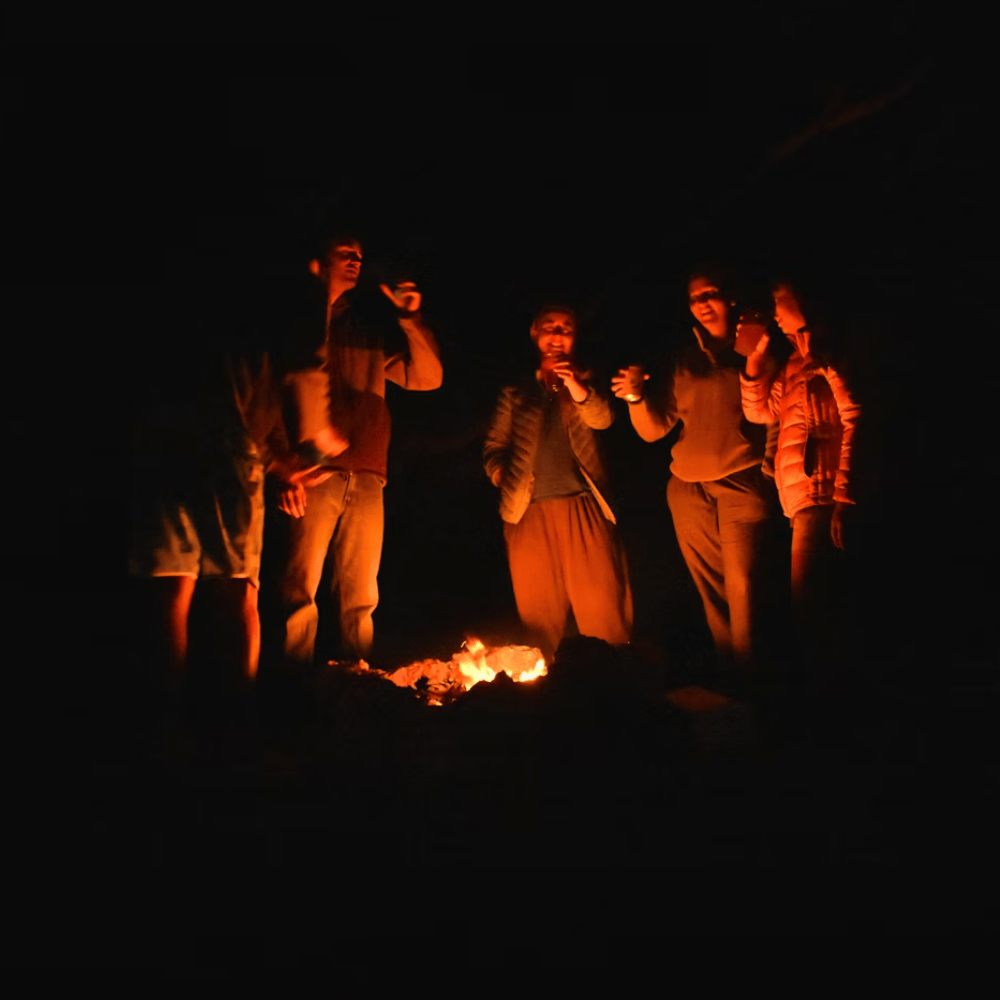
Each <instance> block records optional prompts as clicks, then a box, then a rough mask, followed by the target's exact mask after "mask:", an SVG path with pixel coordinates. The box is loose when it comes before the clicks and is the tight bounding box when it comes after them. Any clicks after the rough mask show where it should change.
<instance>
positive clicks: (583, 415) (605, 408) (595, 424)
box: [573, 381, 615, 431]
mask: <svg viewBox="0 0 1000 1000" xmlns="http://www.w3.org/2000/svg"><path fill="white" fill-rule="evenodd" d="M587 389H588V392H587V398H586V399H585V400H584V401H583V402H582V403H576V402H574V403H573V406H575V407H576V409H577V412H578V413H579V415H580V419H581V420H582V421H583V422H584V423H585V424H586V425H587V426H588V427H591V428H593V429H594V430H595V431H603V430H605V429H606V428H608V427H610V426H611V424H612V423H613V422H614V419H615V411H614V410H613V409H612V408H611V402H610V400H609V399H608V397H607V396H605V395H603V394H602V393H600V392H598V391H597V390H596V389H595V388H594V386H593V385H592V384H590V383H589V381H588V382H587Z"/></svg>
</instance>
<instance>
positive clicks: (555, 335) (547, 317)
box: [531, 310, 576, 357]
mask: <svg viewBox="0 0 1000 1000" xmlns="http://www.w3.org/2000/svg"><path fill="white" fill-rule="evenodd" d="M531 332H532V334H533V335H534V337H535V343H536V344H537V345H538V352H539V354H541V356H542V357H545V356H546V355H553V354H564V355H570V354H572V353H573V344H574V343H575V342H576V322H575V320H574V319H573V317H572V316H571V315H570V314H569V313H566V312H559V311H555V310H553V311H552V312H546V313H542V315H541V316H539V317H538V319H536V320H535V322H534V323H533V324H532V325H531Z"/></svg>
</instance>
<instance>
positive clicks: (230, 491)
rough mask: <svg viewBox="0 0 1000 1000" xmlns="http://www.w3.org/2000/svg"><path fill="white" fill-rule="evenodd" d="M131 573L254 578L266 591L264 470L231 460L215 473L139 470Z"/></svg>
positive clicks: (150, 466)
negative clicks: (262, 573)
mask: <svg viewBox="0 0 1000 1000" xmlns="http://www.w3.org/2000/svg"><path fill="white" fill-rule="evenodd" d="M130 529H131V530H130V545H129V561H128V564H129V574H130V575H131V576H142V577H149V576H191V577H196V578H197V577H210V576H218V577H229V578H232V579H246V580H249V581H250V583H252V584H253V586H254V587H259V586H260V553H261V548H262V545H263V540H264V466H263V463H262V462H261V461H260V460H259V459H257V458H229V459H228V460H224V462H223V463H222V465H221V467H219V468H216V469H213V470H212V472H211V474H209V475H201V476H197V475H194V474H192V473H190V472H189V471H188V470H186V471H185V473H184V474H182V475H178V476H175V477H172V478H171V477H169V476H164V470H163V469H162V468H157V467H155V466H154V465H153V464H152V463H148V462H147V463H145V465H144V466H143V467H140V468H138V469H137V476H136V484H135V487H134V494H133V503H132V523H131V526H130Z"/></svg>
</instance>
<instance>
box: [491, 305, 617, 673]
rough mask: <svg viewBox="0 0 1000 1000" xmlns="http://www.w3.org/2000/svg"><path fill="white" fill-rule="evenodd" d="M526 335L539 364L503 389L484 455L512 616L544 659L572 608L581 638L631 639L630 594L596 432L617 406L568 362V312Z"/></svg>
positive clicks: (572, 336)
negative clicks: (496, 495)
mask: <svg viewBox="0 0 1000 1000" xmlns="http://www.w3.org/2000/svg"><path fill="white" fill-rule="evenodd" d="M531 338H532V340H533V341H534V342H535V346H536V347H537V348H538V354H539V361H540V367H539V369H538V370H537V371H536V372H535V374H534V376H532V377H531V378H530V379H526V380H525V381H524V382H522V383H521V384H519V385H514V386H508V387H506V388H505V389H503V391H502V392H501V394H500V400H499V403H498V405H497V409H496V412H495V413H494V416H493V420H492V422H491V424H490V427H489V430H488V432H487V435H486V442H485V447H484V450H483V462H484V466H485V469H486V474H487V475H488V476H489V478H490V481H491V482H492V483H493V485H494V486H497V487H499V489H500V516H501V518H502V519H503V521H504V538H505V540H506V543H507V556H508V560H509V562H510V576H511V583H512V584H513V587H514V599H515V601H516V602H517V610H518V614H519V615H520V617H521V621H522V622H523V624H524V625H525V627H526V628H527V630H528V632H529V634H530V636H531V639H532V640H533V641H535V642H537V644H538V645H539V647H540V648H541V650H542V652H543V653H544V655H545V656H546V658H548V659H551V657H552V654H553V653H554V652H555V650H556V648H557V647H558V645H559V642H560V640H561V639H562V637H563V634H564V632H565V629H566V622H567V618H568V614H569V611H570V610H571V609H572V611H573V615H574V617H575V618H576V624H577V627H578V629H579V631H580V634H581V635H590V636H596V637H597V638H599V639H604V640H606V641H607V642H610V643H625V642H628V640H629V636H630V634H631V630H632V593H631V588H630V586H629V581H628V569H627V567H626V564H625V554H624V551H623V550H622V547H621V544H620V543H619V541H618V535H617V532H616V530H615V517H614V514H613V513H612V511H611V508H610V506H609V505H608V501H607V499H606V493H607V490H608V482H607V476H606V473H605V471H604V466H603V463H602V461H601V457H600V452H599V449H598V441H597V437H596V435H595V434H594V431H595V430H603V429H604V428H606V427H609V426H610V425H611V422H612V420H613V419H614V412H613V411H612V409H611V406H610V404H609V401H608V399H607V398H606V397H605V396H604V395H603V394H601V393H599V392H598V391H597V390H596V389H595V388H594V386H593V385H592V384H591V382H590V379H589V376H588V374H587V373H585V372H582V371H581V370H580V369H579V368H578V367H577V365H576V362H575V361H574V359H573V349H574V346H575V343H576V317H575V315H574V314H573V312H572V310H570V309H568V308H566V307H563V306H549V307H546V308H544V309H542V310H541V311H540V312H539V313H538V314H537V315H536V317H535V320H534V322H533V323H532V325H531Z"/></svg>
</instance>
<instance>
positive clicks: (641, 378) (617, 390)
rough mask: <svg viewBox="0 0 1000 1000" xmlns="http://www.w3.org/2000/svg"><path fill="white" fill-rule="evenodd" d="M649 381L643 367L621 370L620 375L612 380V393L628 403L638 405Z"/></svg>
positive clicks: (633, 366)
mask: <svg viewBox="0 0 1000 1000" xmlns="http://www.w3.org/2000/svg"><path fill="white" fill-rule="evenodd" d="M648 379H649V376H648V375H647V374H646V373H645V372H644V371H643V370H642V365H630V366H629V367H628V368H619V369H618V374H617V375H615V376H613V377H612V379H611V391H612V393H614V395H616V396H617V397H618V398H619V399H624V400H625V402H626V403H638V402H639V400H641V399H642V395H643V391H644V390H645V387H646V386H645V383H646V382H647V380H648Z"/></svg>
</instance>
